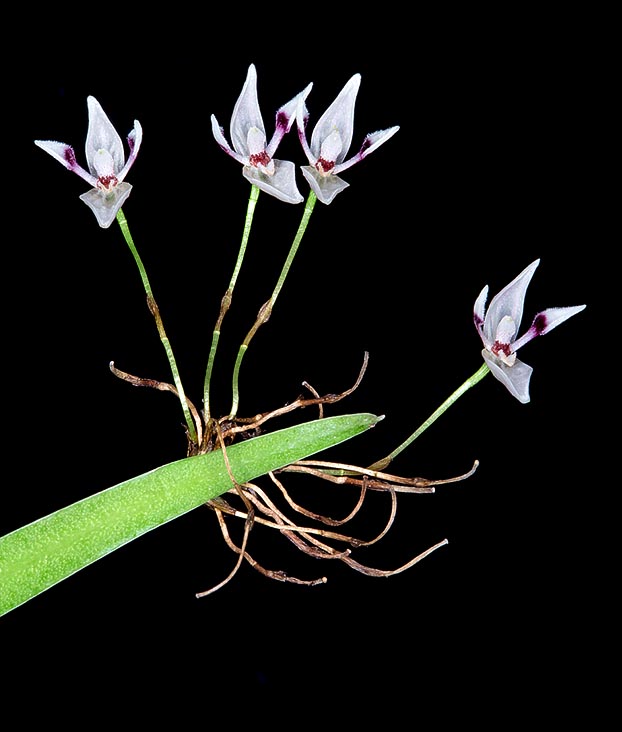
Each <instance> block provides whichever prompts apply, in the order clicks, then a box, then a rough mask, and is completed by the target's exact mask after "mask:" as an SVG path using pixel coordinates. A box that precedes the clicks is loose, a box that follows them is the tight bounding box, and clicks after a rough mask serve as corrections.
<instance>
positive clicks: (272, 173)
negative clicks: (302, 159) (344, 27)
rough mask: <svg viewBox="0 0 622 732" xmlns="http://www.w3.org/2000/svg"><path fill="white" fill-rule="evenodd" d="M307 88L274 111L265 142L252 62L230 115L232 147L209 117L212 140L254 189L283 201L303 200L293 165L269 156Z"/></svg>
mask: <svg viewBox="0 0 622 732" xmlns="http://www.w3.org/2000/svg"><path fill="white" fill-rule="evenodd" d="M311 87H312V84H309V85H308V86H307V88H306V89H304V91H302V92H300V94H297V95H296V96H295V97H294V98H293V99H292V100H291V101H289V102H287V104H284V105H283V106H282V107H281V108H280V109H278V110H277V113H276V123H275V129H274V134H273V135H272V138H271V139H270V142H269V143H267V144H266V140H267V137H266V128H265V127H264V123H263V119H262V116H261V110H260V109H259V101H258V99H257V71H256V69H255V66H254V64H251V65H250V66H249V68H248V73H247V75H246V81H245V82H244V86H243V88H242V92H241V93H240V96H239V97H238V100H237V102H236V104H235V107H234V108H233V114H232V115H231V127H230V133H231V141H232V143H233V147H232V146H231V145H230V144H229V142H228V141H227V139H226V137H225V133H224V129H223V128H222V127H221V126H220V125H219V124H218V121H217V119H216V117H215V116H214V115H212V116H211V120H212V132H213V134H214V137H215V138H216V142H217V143H218V144H219V145H220V147H221V148H222V150H224V151H225V152H226V153H227V155H230V156H231V157H232V158H234V159H235V160H237V161H238V163H242V165H243V166H244V169H243V171H242V173H243V175H244V177H245V178H246V179H247V180H248V181H249V182H250V183H252V184H253V185H255V186H257V188H259V189H261V190H262V191H265V192H266V193H269V194H270V195H271V196H274V197H275V198H278V199H279V200H280V201H285V202H286V203H301V202H302V200H303V198H302V196H301V194H300V191H299V190H298V188H297V186H296V167H295V165H294V163H292V162H290V161H288V160H275V159H274V157H273V156H274V153H275V152H276V149H277V147H278V146H279V143H280V142H281V140H282V139H283V137H284V136H285V135H286V134H287V133H288V132H289V131H290V129H291V127H292V125H293V123H294V119H295V118H296V109H297V107H298V100H299V99H304V98H305V97H306V96H307V94H308V93H309V92H310V91H311Z"/></svg>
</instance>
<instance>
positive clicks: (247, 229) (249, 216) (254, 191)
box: [203, 185, 260, 425]
mask: <svg viewBox="0 0 622 732" xmlns="http://www.w3.org/2000/svg"><path fill="white" fill-rule="evenodd" d="M259 190H260V189H259V188H257V186H255V185H253V186H251V193H250V196H249V199H248V206H247V207H246V219H245V221H244V231H243V233H242V241H241V243H240V248H239V250H238V258H237V260H236V263H235V267H234V269H233V274H232V276H231V281H230V282H229V287H228V288H227V291H226V292H225V294H224V295H223V298H222V301H221V303H220V313H219V314H218V320H217V321H216V325H215V326H214V332H213V334H212V345H211V348H210V352H209V359H208V362H207V369H206V371H205V385H204V390H203V414H204V418H205V424H206V425H207V423H208V422H209V419H210V401H209V399H210V381H211V379H212V370H213V368H214V359H215V358H216V349H217V348H218V341H219V339H220V329H221V327H222V321H223V320H224V317H225V315H226V313H227V310H229V308H230V306H231V299H232V297H233V290H234V288H235V283H236V281H237V279H238V274H239V273H240V269H241V267H242V261H243V260H244V254H245V252H246V245H247V244H248V238H249V236H250V233H251V226H252V223H253V216H254V215H255V206H256V205H257V200H258V198H259Z"/></svg>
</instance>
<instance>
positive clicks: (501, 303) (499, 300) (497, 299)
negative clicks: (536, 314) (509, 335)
mask: <svg viewBox="0 0 622 732" xmlns="http://www.w3.org/2000/svg"><path fill="white" fill-rule="evenodd" d="M539 264H540V260H539V259H536V260H535V262H532V263H531V264H530V265H529V266H528V267H525V269H524V270H523V271H522V272H521V273H520V274H519V275H518V277H515V278H514V279H513V280H512V282H510V284H509V285H506V286H505V287H504V288H503V289H502V290H501V291H500V292H498V293H497V294H496V295H495V296H494V297H493V298H492V300H491V301H490V305H489V306H488V312H487V313H486V317H485V318H484V330H483V338H484V339H485V343H494V340H495V338H496V331H497V326H498V325H499V322H500V321H501V319H502V318H504V317H506V316H509V317H510V318H512V320H513V321H514V323H515V324H516V331H517V332H518V329H519V328H520V322H521V319H522V317H523V305H524V302H525V294H526V292H527V287H528V285H529V283H530V281H531V278H532V277H533V273H534V272H535V271H536V267H537V266H538V265H539ZM478 300H479V298H478Z"/></svg>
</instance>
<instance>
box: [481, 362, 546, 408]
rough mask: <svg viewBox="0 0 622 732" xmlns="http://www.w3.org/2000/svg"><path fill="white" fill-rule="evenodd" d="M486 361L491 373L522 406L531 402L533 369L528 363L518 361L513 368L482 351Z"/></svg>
mask: <svg viewBox="0 0 622 732" xmlns="http://www.w3.org/2000/svg"><path fill="white" fill-rule="evenodd" d="M482 356H483V357H484V361H485V362H486V364H487V365H488V368H489V369H490V373H491V374H492V375H493V376H494V377H495V378H496V379H498V380H499V381H500V382H501V383H502V384H503V385H504V386H505V387H506V388H507V390H508V391H509V392H510V394H511V395H512V396H514V397H516V398H517V399H518V401H519V402H520V403H521V404H527V403H528V402H529V401H530V396H529V379H530V378H531V374H532V372H533V368H532V367H531V366H528V365H527V364H526V363H523V362H522V361H519V360H518V359H516V361H514V365H513V366H506V365H505V364H504V363H502V362H501V361H499V360H498V359H497V358H495V356H493V354H492V353H490V351H488V350H487V349H485V348H484V349H483V350H482Z"/></svg>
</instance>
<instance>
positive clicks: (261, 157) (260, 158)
mask: <svg viewBox="0 0 622 732" xmlns="http://www.w3.org/2000/svg"><path fill="white" fill-rule="evenodd" d="M249 161H250V164H251V165H253V166H254V167H255V168H256V167H257V166H259V165H264V166H267V165H269V164H270V156H269V155H268V153H267V152H266V151H265V150H264V151H263V152H260V153H256V154H255V155H251V156H250V157H249Z"/></svg>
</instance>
